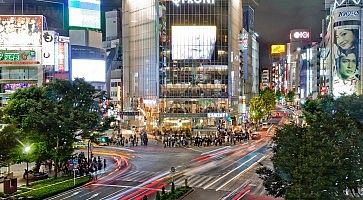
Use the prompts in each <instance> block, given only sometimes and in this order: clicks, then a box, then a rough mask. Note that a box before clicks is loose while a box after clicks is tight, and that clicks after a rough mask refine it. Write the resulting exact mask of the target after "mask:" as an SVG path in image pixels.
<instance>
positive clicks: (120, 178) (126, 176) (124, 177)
mask: <svg viewBox="0 0 363 200" xmlns="http://www.w3.org/2000/svg"><path fill="white" fill-rule="evenodd" d="M137 173H138V171H132V172H131V173H127V174H124V176H120V177H119V178H118V179H117V180H124V179H127V178H129V177H131V176H133V175H134V174H137Z"/></svg>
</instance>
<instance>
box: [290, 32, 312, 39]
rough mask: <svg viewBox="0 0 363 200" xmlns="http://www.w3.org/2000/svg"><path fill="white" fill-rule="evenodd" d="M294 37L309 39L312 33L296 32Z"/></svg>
mask: <svg viewBox="0 0 363 200" xmlns="http://www.w3.org/2000/svg"><path fill="white" fill-rule="evenodd" d="M294 38H295V39H309V38H310V33H309V32H306V31H304V32H295V33H294Z"/></svg>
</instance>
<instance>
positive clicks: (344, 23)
mask: <svg viewBox="0 0 363 200" xmlns="http://www.w3.org/2000/svg"><path fill="white" fill-rule="evenodd" d="M360 15H361V14H360V7H357V6H351V7H341V8H337V9H335V10H334V24H335V25H336V26H335V27H334V30H333V34H334V37H333V44H334V47H333V64H334V65H333V66H334V67H333V95H334V96H341V95H351V94H354V93H356V92H357V91H358V87H359V80H360V77H361V74H360V72H361V69H360V56H359V55H360V54H359V53H360V52H359V50H360V43H359V36H360V22H359V25H358V24H357V25H355V24H354V21H357V22H358V21H360ZM352 22H353V23H352Z"/></svg>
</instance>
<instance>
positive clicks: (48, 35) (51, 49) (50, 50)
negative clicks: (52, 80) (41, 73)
mask: <svg viewBox="0 0 363 200" xmlns="http://www.w3.org/2000/svg"><path fill="white" fill-rule="evenodd" d="M55 37H56V34H55V32H54V31H44V32H43V35H42V43H43V44H42V64H43V65H55V58H54V55H55V40H56V38H55Z"/></svg>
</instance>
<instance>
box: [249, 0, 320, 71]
mask: <svg viewBox="0 0 363 200" xmlns="http://www.w3.org/2000/svg"><path fill="white" fill-rule="evenodd" d="M257 4H258V5H257V6H256V5H255V6H254V7H255V27H256V32H257V33H258V34H259V35H260V38H259V42H260V56H261V58H260V66H261V67H267V65H268V64H269V63H270V62H269V56H268V54H269V51H270V45H271V44H276V43H287V42H288V41H289V33H290V30H292V29H300V28H307V29H311V31H312V39H313V41H319V35H320V33H321V30H322V27H321V25H322V23H321V20H322V19H323V18H324V12H323V9H324V0H258V1H257Z"/></svg>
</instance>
